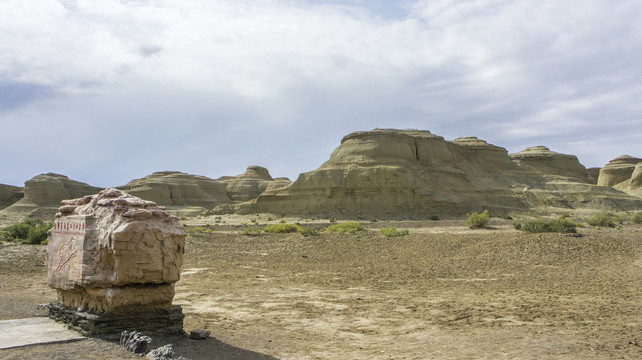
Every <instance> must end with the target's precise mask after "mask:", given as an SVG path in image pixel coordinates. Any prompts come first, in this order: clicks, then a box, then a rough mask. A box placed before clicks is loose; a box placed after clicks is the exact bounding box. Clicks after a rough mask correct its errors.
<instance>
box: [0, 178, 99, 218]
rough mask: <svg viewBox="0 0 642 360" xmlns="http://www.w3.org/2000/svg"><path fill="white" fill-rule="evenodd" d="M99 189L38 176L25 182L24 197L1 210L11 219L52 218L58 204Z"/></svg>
mask: <svg viewBox="0 0 642 360" xmlns="http://www.w3.org/2000/svg"><path fill="white" fill-rule="evenodd" d="M100 190H101V188H98V187H95V186H91V185H87V184H85V183H83V182H79V181H75V180H71V179H69V178H68V177H67V176H64V175H59V174H53V173H48V174H40V175H37V176H34V177H33V178H31V179H30V180H27V181H26V182H25V187H24V197H23V198H22V199H20V200H19V201H17V202H16V203H14V204H12V205H11V206H8V207H7V208H5V209H3V210H2V214H3V215H6V216H10V217H11V216H12V217H24V216H30V217H38V218H52V217H53V216H54V215H55V214H56V212H57V211H58V207H59V206H60V202H61V201H62V200H65V199H73V198H78V197H82V196H85V195H89V194H94V193H97V192H98V191H100Z"/></svg>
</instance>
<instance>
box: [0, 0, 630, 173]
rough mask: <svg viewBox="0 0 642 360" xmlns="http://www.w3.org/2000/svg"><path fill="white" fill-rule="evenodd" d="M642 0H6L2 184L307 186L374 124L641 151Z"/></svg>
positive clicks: (599, 152)
mask: <svg viewBox="0 0 642 360" xmlns="http://www.w3.org/2000/svg"><path fill="white" fill-rule="evenodd" d="M640 19H642V1H640V0H618V1H613V0H564V1H560V0H421V1H387V0H362V1H360V0H334V1H331V0H327V1H324V0H255V1H249V0H100V1H96V0H2V1H0V125H1V126H0V160H1V161H2V165H3V166H2V171H1V172H0V183H2V184H11V185H19V186H21V185H22V184H23V183H24V181H25V180H27V179H29V178H31V177H33V176H35V175H37V174H40V173H46V172H56V173H60V174H64V175H67V176H69V177H70V178H72V179H75V180H79V181H83V182H87V183H89V184H91V185H95V186H118V185H123V184H125V183H127V182H128V181H129V180H131V179H134V178H140V177H143V176H146V175H148V174H150V173H152V172H154V171H160V170H178V171H183V172H187V173H192V174H199V175H205V176H208V177H212V178H217V177H219V176H223V175H235V174H239V173H242V172H244V171H245V168H246V167H247V166H248V165H261V166H265V167H267V168H268V169H269V170H270V173H271V174H272V176H274V177H277V176H287V177H290V178H291V179H295V178H296V177H297V175H298V174H299V173H301V172H306V171H310V170H313V169H316V168H317V167H318V166H319V165H320V164H321V163H323V162H324V161H326V160H327V159H328V158H329V156H330V153H331V152H332V150H333V149H334V148H335V147H336V146H338V145H339V142H340V140H341V138H342V137H343V136H344V135H346V134H348V133H350V132H353V131H358V130H371V129H374V128H417V129H426V130H430V131H431V132H432V133H434V134H437V135H441V136H443V137H445V138H446V139H447V140H452V139H454V138H457V137H459V136H477V137H479V138H482V139H485V140H487V141H488V142H490V143H492V144H495V145H499V146H502V147H505V148H506V149H508V151H509V152H517V151H520V150H522V149H524V148H526V147H529V146H535V145H545V146H548V147H549V148H550V149H551V150H553V151H557V152H562V153H567V154H574V155H577V156H578V158H579V160H580V162H582V164H584V165H585V166H586V167H594V166H602V165H604V164H605V163H606V162H608V161H609V160H610V159H612V158H614V157H616V156H619V155H622V154H629V155H633V156H642V21H640Z"/></svg>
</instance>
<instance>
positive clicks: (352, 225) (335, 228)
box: [324, 221, 364, 234]
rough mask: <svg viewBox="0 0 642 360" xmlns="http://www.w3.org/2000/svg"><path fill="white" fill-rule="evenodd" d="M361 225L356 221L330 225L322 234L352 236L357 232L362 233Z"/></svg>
mask: <svg viewBox="0 0 642 360" xmlns="http://www.w3.org/2000/svg"><path fill="white" fill-rule="evenodd" d="M363 230H364V228H363V225H361V223H360V222H357V221H349V222H344V223H340V224H335V225H330V226H328V227H327V228H326V229H325V231H324V232H327V233H339V234H343V233H350V234H354V233H356V232H357V231H363Z"/></svg>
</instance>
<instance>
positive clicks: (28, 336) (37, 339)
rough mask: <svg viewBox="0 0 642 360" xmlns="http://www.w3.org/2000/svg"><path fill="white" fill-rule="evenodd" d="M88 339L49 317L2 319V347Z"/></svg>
mask: <svg viewBox="0 0 642 360" xmlns="http://www.w3.org/2000/svg"><path fill="white" fill-rule="evenodd" d="M82 339H86V338H85V337H84V336H80V334H79V333H77V332H75V331H72V330H68V329H67V325H64V324H62V323H57V322H55V321H53V320H52V319H50V318H48V317H33V318H27V319H15V320H2V321H0V349H7V348H12V347H19V346H27V345H34V344H48V343H55V342H68V341H78V340H82Z"/></svg>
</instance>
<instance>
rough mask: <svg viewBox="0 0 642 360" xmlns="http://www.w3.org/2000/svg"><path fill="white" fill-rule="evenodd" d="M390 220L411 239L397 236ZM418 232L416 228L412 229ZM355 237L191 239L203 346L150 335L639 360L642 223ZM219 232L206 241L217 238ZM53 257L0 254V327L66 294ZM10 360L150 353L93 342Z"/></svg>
mask: <svg viewBox="0 0 642 360" xmlns="http://www.w3.org/2000/svg"><path fill="white" fill-rule="evenodd" d="M389 225H393V226H396V227H398V228H408V229H410V235H408V236H404V237H397V238H386V237H384V236H382V235H381V234H379V233H378V232H377V231H376V230H377V229H378V228H381V227H387V226H389ZM404 225H407V226H404ZM367 226H368V228H369V229H370V230H369V231H367V232H365V233H360V234H356V235H333V234H321V235H319V236H310V237H302V236H301V235H298V234H284V235H261V236H258V237H248V236H242V235H240V234H238V233H237V231H238V230H237V229H238V228H229V229H228V228H225V229H222V228H216V227H213V228H214V229H213V231H212V232H200V233H196V234H193V235H190V236H189V237H188V239H187V244H186V254H185V265H184V273H183V276H182V279H181V281H180V282H179V283H177V293H176V297H175V303H176V304H179V305H181V306H182V307H183V312H184V313H185V314H186V319H185V329H186V330H187V331H189V330H191V329H196V328H205V329H209V330H211V331H212V337H211V338H210V339H208V340H204V341H198V340H189V339H187V338H185V337H174V338H160V337H158V338H155V344H154V346H156V345H157V346H161V345H163V344H166V343H173V344H175V345H176V350H177V356H178V355H182V356H185V357H187V358H191V359H430V358H434V359H452V358H458V359H498V358H507V359H508V358H510V359H542V358H544V359H545V358H550V359H575V358H584V359H604V358H613V359H639V358H642V348H641V347H640V346H641V345H642V318H641V315H640V314H642V302H641V301H640V299H641V298H642V290H641V289H642V277H641V276H640V275H641V274H642V251H641V250H642V226H640V225H625V226H624V227H623V229H622V230H621V231H618V230H615V229H604V230H596V229H594V228H589V227H587V228H581V229H579V232H580V233H581V234H582V235H583V236H582V237H579V238H575V237H563V236H560V235H559V234H524V233H520V232H517V231H515V230H513V229H512V228H511V227H510V224H509V223H508V222H502V221H493V226H494V228H492V229H489V230H477V231H472V230H469V229H467V228H465V227H464V226H463V221H435V222H424V223H423V225H422V223H421V222H408V223H404V222H395V223H386V222H377V223H368V224H367ZM207 231H210V230H207ZM43 250H44V249H43V247H41V246H27V245H15V244H7V243H3V244H0V319H14V318H22V317H30V316H34V315H42V314H39V313H38V311H37V310H36V305H37V304H40V303H47V302H49V301H51V300H53V299H55V292H54V291H52V290H51V289H49V288H48V287H47V286H46V283H45V278H46V269H45V267H44V266H43V265H44V255H43ZM0 358H3V359H27V358H39V359H128V358H132V359H134V358H139V357H137V356H135V355H133V354H130V353H127V352H125V351H124V350H123V349H122V348H121V347H119V346H118V345H117V344H115V343H112V342H109V341H105V340H100V339H88V340H84V341H80V342H75V343H67V344H56V345H38V346H30V347H25V348H18V349H8V350H3V351H0Z"/></svg>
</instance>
